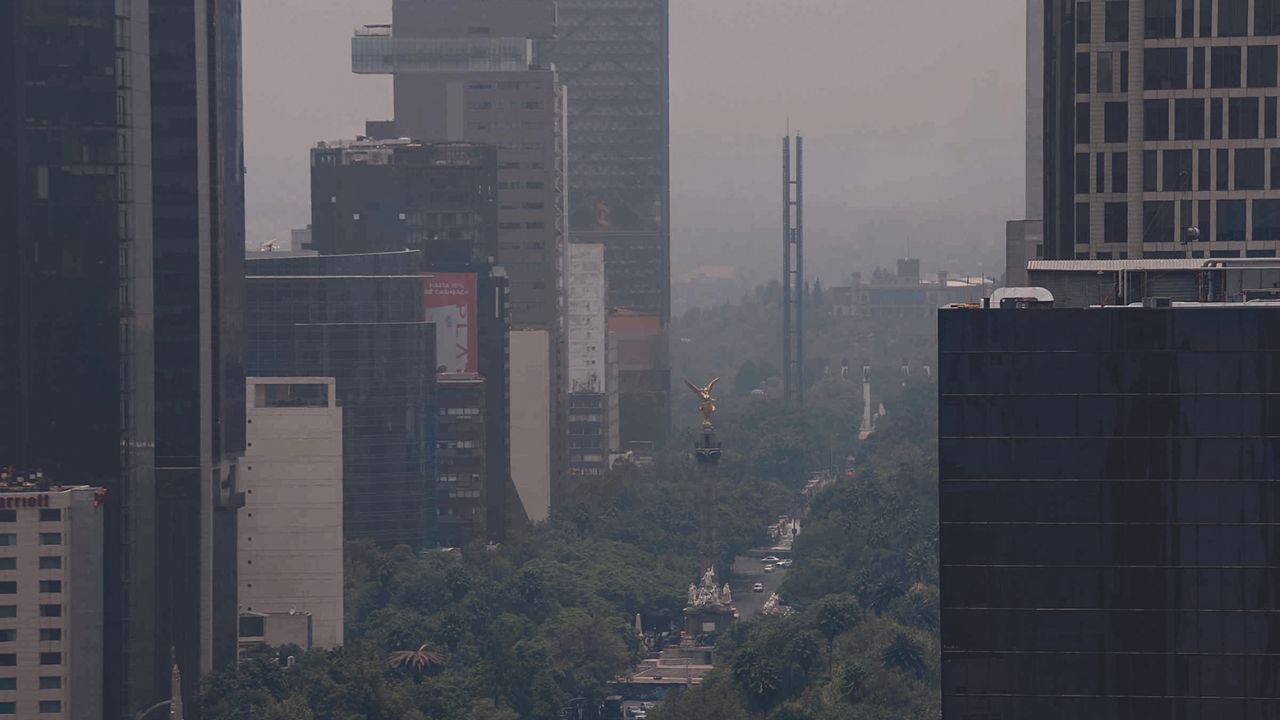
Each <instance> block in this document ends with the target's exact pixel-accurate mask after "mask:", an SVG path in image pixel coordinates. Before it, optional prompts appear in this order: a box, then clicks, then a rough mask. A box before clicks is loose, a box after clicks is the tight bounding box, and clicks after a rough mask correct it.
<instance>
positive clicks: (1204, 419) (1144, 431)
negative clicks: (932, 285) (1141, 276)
mask: <svg viewBox="0 0 1280 720" xmlns="http://www.w3.org/2000/svg"><path fill="white" fill-rule="evenodd" d="M1278 342H1280V312H1277V310H1276V308H1275V307H1274V306H1261V307H1259V306H1256V305H1254V306H1245V305H1243V304H1239V303H1237V304H1233V305H1224V304H1218V305H1191V306H1176V307H1172V308H1169V307H1166V308H1147V307H1119V308H1092V309H1088V308H1086V309H1050V310H1033V309H1025V310H1012V309H1009V310H977V309H973V310H969V309H944V310H942V311H940V312H939V350H940V363H939V394H940V419H939V434H940V441H939V443H940V444H939V453H940V454H939V468H940V471H939V476H940V493H939V497H940V522H941V545H940V568H941V594H942V597H941V601H942V625H941V632H942V648H943V650H942V668H943V670H942V673H943V675H942V702H943V716H944V717H946V718H969V717H983V718H1031V717H1036V718H1041V717H1043V718H1078V717H1096V718H1155V717H1185V718H1206V719H1208V718H1227V717H1233V718H1241V717H1255V716H1256V717H1266V716H1268V715H1270V714H1274V713H1275V712H1276V710H1277V708H1280V684H1277V682H1276V679H1277V678H1280V642H1278V639H1280V615H1277V613H1276V612H1275V609H1276V600H1275V599H1276V598H1277V597H1278V596H1280V584H1278V582H1280V581H1278V578H1280V574H1277V572H1276V570H1277V567H1280V560H1278V559H1277V556H1276V553H1275V548H1276V547H1278V546H1280V485H1278V484H1277V483H1276V481H1275V477H1276V472H1277V468H1276V467H1275V465H1276V459H1277V458H1278V457H1280V453H1278V452H1277V448H1278V447H1280V425H1278V424H1277V423H1276V422H1275V421H1274V417H1276V412H1275V409H1274V408H1273V405H1274V404H1275V400H1274V398H1276V397H1277V395H1276V394H1275V393H1276V391H1277V388H1276V376H1275V374H1274V373H1273V372H1272V371H1271V370H1270V368H1272V366H1274V365H1275V358H1276V357H1277V352H1278V351H1280V345H1278V344H1277V343H1278Z"/></svg>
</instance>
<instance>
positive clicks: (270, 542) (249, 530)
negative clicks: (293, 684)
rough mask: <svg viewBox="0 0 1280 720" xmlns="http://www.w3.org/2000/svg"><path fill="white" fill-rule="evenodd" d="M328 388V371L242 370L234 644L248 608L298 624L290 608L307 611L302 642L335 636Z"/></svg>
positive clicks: (335, 422)
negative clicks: (243, 428) (259, 374)
mask: <svg viewBox="0 0 1280 720" xmlns="http://www.w3.org/2000/svg"><path fill="white" fill-rule="evenodd" d="M336 389H337V388H336V382H335V380H334V378H331V377H315V378H306V377H291V378H256V377H251V378H248V379H247V382H246V388H245V394H246V397H245V399H246V402H245V405H246V408H247V411H248V442H249V448H248V450H247V451H246V452H245V456H244V462H243V463H242V466H241V475H240V478H241V481H242V484H243V487H244V491H245V507H244V510H243V517H241V518H240V523H239V533H240V537H239V543H238V548H239V549H238V554H239V566H240V567H239V571H238V573H239V583H240V588H239V605H240V618H241V619H240V625H241V632H240V640H241V643H243V642H245V637H246V636H245V632H244V631H245V629H246V628H245V625H246V623H245V619H244V618H245V617H246V614H248V616H250V617H253V616H255V615H256V616H264V617H265V618H266V619H265V620H264V621H263V622H264V623H265V624H266V625H274V624H276V622H277V619H279V618H282V617H284V616H288V617H290V618H295V624H298V623H302V619H301V618H299V617H298V616H299V615H300V614H305V615H306V616H307V620H306V622H305V623H304V626H305V627H306V629H307V630H308V633H307V638H308V640H309V642H308V643H307V644H305V645H303V644H301V643H299V645H300V646H301V647H304V648H311V647H315V648H334V647H340V646H341V645H342V638H343V614H342V613H343V599H342V592H343V566H342V557H343V556H342V553H343V533H342V528H343V523H342V448H343V445H342V408H341V407H340V406H339V405H338V395H337V392H336ZM281 622H285V623H287V622H289V621H288V620H282V621H281ZM248 624H249V625H250V626H252V625H253V622H249V623H248ZM264 637H265V635H264Z"/></svg>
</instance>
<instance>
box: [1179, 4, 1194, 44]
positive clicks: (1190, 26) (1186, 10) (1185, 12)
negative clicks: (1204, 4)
mask: <svg viewBox="0 0 1280 720" xmlns="http://www.w3.org/2000/svg"><path fill="white" fill-rule="evenodd" d="M1195 34H1196V2H1195V0H1183V3H1182V32H1181V33H1179V37H1184V38H1189V37H1195Z"/></svg>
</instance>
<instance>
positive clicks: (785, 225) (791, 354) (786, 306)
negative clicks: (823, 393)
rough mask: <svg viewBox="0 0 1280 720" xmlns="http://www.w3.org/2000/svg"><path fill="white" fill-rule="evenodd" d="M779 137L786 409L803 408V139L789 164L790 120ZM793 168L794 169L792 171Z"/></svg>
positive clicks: (784, 394) (783, 358) (784, 393)
mask: <svg viewBox="0 0 1280 720" xmlns="http://www.w3.org/2000/svg"><path fill="white" fill-rule="evenodd" d="M787 125H788V135H787V137H785V138H783V140H782V366H783V370H782V372H783V378H782V394H783V401H784V403H785V404H786V406H787V407H788V408H802V407H804V138H803V137H801V136H799V135H796V138H795V141H796V145H795V162H794V166H793V163H792V156H791V135H790V121H788V123H787ZM793 167H794V172H793Z"/></svg>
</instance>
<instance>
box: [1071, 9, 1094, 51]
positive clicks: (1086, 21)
mask: <svg viewBox="0 0 1280 720" xmlns="http://www.w3.org/2000/svg"><path fill="white" fill-rule="evenodd" d="M1092 18H1093V8H1092V6H1091V5H1089V4H1088V3H1076V4H1075V41H1076V42H1088V41H1089V35H1091V33H1089V31H1091V26H1092V24H1093V23H1092V22H1091V20H1092Z"/></svg>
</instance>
